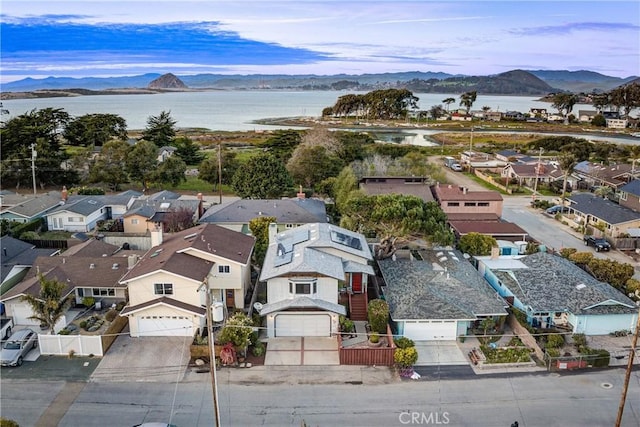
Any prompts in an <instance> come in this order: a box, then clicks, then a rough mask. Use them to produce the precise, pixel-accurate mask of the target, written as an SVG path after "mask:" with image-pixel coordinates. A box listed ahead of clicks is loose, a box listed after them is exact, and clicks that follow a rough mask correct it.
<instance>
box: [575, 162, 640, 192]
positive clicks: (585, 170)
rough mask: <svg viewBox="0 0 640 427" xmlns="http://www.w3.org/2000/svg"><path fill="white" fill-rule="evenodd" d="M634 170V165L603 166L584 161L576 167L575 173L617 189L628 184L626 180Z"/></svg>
mask: <svg viewBox="0 0 640 427" xmlns="http://www.w3.org/2000/svg"><path fill="white" fill-rule="evenodd" d="M632 170H633V165H631V164H628V163H621V164H615V165H602V164H599V163H591V162H589V161H588V160H585V161H582V162H580V163H578V164H577V165H576V166H575V167H574V172H576V173H577V174H578V175H580V174H582V175H584V176H587V177H590V178H592V179H594V180H597V181H601V182H603V183H607V184H611V185H613V186H616V187H617V186H620V185H623V184H625V183H626V182H627V181H626V180H625V179H624V178H625V177H627V176H629V175H630V174H631V171H632ZM636 172H637V171H636Z"/></svg>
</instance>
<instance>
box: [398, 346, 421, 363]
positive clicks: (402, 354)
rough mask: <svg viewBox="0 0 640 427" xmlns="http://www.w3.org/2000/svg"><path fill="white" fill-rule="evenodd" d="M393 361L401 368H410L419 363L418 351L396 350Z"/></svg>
mask: <svg viewBox="0 0 640 427" xmlns="http://www.w3.org/2000/svg"><path fill="white" fill-rule="evenodd" d="M393 361H394V362H395V363H396V365H398V366H399V367H400V368H408V367H410V366H413V365H414V364H415V363H416V362H417V361H418V350H416V348H415V347H408V348H396V351H395V353H394V354H393Z"/></svg>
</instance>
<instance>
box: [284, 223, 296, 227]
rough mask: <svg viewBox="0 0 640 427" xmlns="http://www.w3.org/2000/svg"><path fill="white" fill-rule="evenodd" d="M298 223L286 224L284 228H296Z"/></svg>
mask: <svg viewBox="0 0 640 427" xmlns="http://www.w3.org/2000/svg"><path fill="white" fill-rule="evenodd" d="M295 227H296V225H295V224H285V225H284V228H295Z"/></svg>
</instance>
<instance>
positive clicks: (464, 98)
mask: <svg viewBox="0 0 640 427" xmlns="http://www.w3.org/2000/svg"><path fill="white" fill-rule="evenodd" d="M477 97H478V92H476V91H475V90H474V91H471V92H465V93H463V94H462V95H460V105H461V106H463V107H464V108H465V109H466V110H467V115H468V114H469V111H470V110H471V107H472V106H473V103H474V102H476V99H477Z"/></svg>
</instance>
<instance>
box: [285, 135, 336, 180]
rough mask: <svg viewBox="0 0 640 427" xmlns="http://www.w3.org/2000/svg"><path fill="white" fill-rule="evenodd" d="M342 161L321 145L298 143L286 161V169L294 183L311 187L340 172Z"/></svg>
mask: <svg viewBox="0 0 640 427" xmlns="http://www.w3.org/2000/svg"><path fill="white" fill-rule="evenodd" d="M343 165H344V163H343V162H342V160H341V159H340V158H339V157H337V156H332V155H330V154H329V152H328V150H327V149H326V148H325V147H323V146H321V145H315V146H312V145H306V144H305V145H299V146H298V148H296V149H295V151H294V152H293V155H292V156H291V158H290V159H289V161H288V162H287V170H288V171H289V173H290V174H291V177H292V178H293V180H294V182H295V183H296V184H304V185H305V186H306V187H308V188H313V187H314V186H315V185H316V184H318V183H319V182H321V181H323V180H324V179H326V178H329V177H331V176H336V175H337V174H338V173H340V170H341V169H342V167H343Z"/></svg>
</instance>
